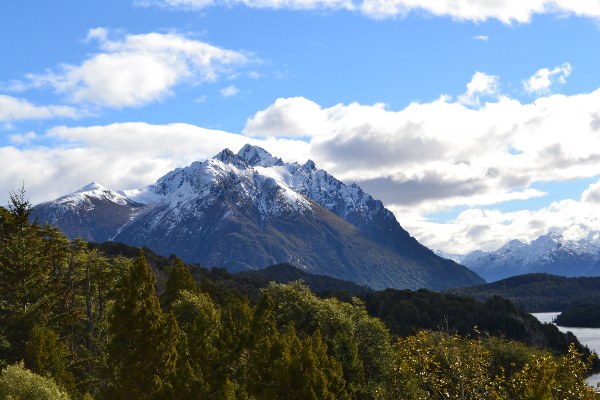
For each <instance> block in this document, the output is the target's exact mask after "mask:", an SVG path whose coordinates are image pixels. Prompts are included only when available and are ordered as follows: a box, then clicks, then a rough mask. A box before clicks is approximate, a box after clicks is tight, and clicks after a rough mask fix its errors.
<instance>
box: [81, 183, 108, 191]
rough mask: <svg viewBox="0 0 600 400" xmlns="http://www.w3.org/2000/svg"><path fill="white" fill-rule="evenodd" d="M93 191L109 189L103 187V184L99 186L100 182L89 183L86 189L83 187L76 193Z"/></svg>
mask: <svg viewBox="0 0 600 400" xmlns="http://www.w3.org/2000/svg"><path fill="white" fill-rule="evenodd" d="M93 190H107V189H106V188H105V187H104V186H102V185H101V184H99V183H98V182H91V183H88V184H87V185H85V186H84V187H82V188H81V189H79V190H78V191H77V192H76V193H83V192H91V191H93Z"/></svg>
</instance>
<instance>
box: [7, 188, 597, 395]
mask: <svg viewBox="0 0 600 400" xmlns="http://www.w3.org/2000/svg"><path fill="white" fill-rule="evenodd" d="M29 210H30V205H29V203H28V202H27V201H26V199H25V197H24V194H23V193H22V192H21V193H17V194H13V196H12V197H11V206H10V207H9V208H8V209H4V208H0V244H1V246H0V369H1V372H0V399H1V400H5V399H17V398H18V399H22V400H27V399H69V398H71V399H86V400H90V399H131V398H136V399H298V400H300V399H302V400H306V399H332V400H333V399H419V398H420V399H442V398H453V399H454V398H456V399H458V398H469V399H479V398H486V399H488V398H496V399H513V398H522V399H527V398H530V399H538V398H540V399H541V398H544V399H593V398H595V394H594V391H593V390H592V389H591V388H589V387H588V386H586V385H585V382H584V379H583V378H584V375H585V373H586V371H587V370H588V369H589V362H588V361H587V360H586V359H582V357H581V355H580V354H579V353H578V352H577V350H576V349H575V347H574V346H573V345H571V346H568V347H567V348H566V349H564V350H565V351H563V352H562V354H556V353H555V352H553V351H550V350H547V349H543V348H534V347H529V346H527V345H525V344H523V343H520V342H516V341H511V340H508V339H506V338H500V337H497V336H490V335H488V334H487V333H485V332H483V331H479V330H477V329H473V328H474V327H470V331H469V332H468V335H464V333H465V332H459V331H453V330H451V329H448V327H446V329H444V327H443V326H442V327H441V329H437V330H431V329H430V330H423V329H421V328H423V327H429V326H428V325H427V324H426V323H420V324H419V323H416V324H414V327H413V329H412V330H410V329H404V328H394V326H396V325H397V326H402V325H401V322H398V321H399V320H401V316H402V315H413V316H416V315H418V316H419V318H420V319H421V320H423V319H424V315H425V314H426V313H429V312H430V311H431V308H432V307H431V305H427V304H424V305H423V306H424V308H420V307H419V305H420V304H421V303H427V302H428V301H430V299H435V298H437V297H435V296H437V294H436V295H433V294H428V293H426V292H422V293H421V294H419V293H417V294H415V295H413V296H415V297H414V298H413V299H412V300H411V301H412V303H411V302H407V301H408V300H407V299H408V298H409V297H410V296H408V295H407V294H406V293H402V292H398V293H385V292H383V294H381V295H376V294H373V295H371V294H368V293H367V294H366V295H365V296H364V298H365V299H364V300H363V299H359V298H357V297H354V298H352V297H351V296H345V297H344V296H339V297H340V298H338V297H336V296H331V295H330V296H329V297H326V296H325V297H323V296H321V297H320V296H317V295H316V294H315V293H314V292H312V291H311V290H310V289H309V288H308V287H307V286H305V285H304V284H302V283H301V282H292V283H275V282H271V283H269V284H267V285H266V287H264V285H263V287H262V288H260V289H258V288H256V286H253V285H252V283H251V282H249V281H246V283H245V286H244V285H241V286H240V285H236V283H235V282H236V279H237V278H236V279H229V278H228V277H227V276H226V274H225V273H223V272H222V271H221V272H219V271H218V270H216V271H213V272H210V271H206V270H202V269H199V268H196V267H193V268H192V271H190V268H189V266H187V265H185V264H184V263H182V262H181V261H180V260H179V259H177V258H176V257H173V258H171V259H170V260H169V262H168V265H165V263H164V261H162V260H152V259H151V257H147V254H150V253H148V252H143V251H141V252H138V253H137V254H136V255H135V256H133V257H131V254H130V255H125V256H124V255H119V256H113V255H107V254H105V253H104V252H103V251H101V250H100V248H99V247H98V246H89V245H88V244H86V243H85V242H83V241H81V240H74V241H69V240H67V238H66V237H65V235H63V234H62V233H61V232H59V231H58V230H57V229H55V228H53V227H51V226H49V225H43V226H40V225H38V224H36V223H30V222H29V220H28V217H29V215H28V213H29ZM117 247H118V246H117ZM113 250H114V249H113ZM121 250H123V249H121ZM125 250H126V249H125ZM149 263H150V264H152V263H155V264H154V266H155V267H156V268H157V269H158V270H159V271H160V273H159V276H161V278H162V281H161V284H160V285H159V286H158V290H157V284H156V277H155V274H153V273H152V270H151V269H150V267H149ZM192 272H193V273H192ZM219 273H220V274H222V275H223V276H224V279H222V280H215V279H212V278H214V277H215V274H217V275H218V274H219ZM211 276H212V278H211ZM244 288H254V289H256V290H254V289H253V290H250V292H252V293H253V295H252V296H250V297H248V296H247V295H246V293H244V290H245V289H244ZM369 296H373V297H369ZM378 296H380V297H378ZM395 296H396V297H398V298H395ZM403 296H404V300H402V297H403ZM431 296H433V297H431ZM347 297H350V298H347ZM437 299H438V300H436V301H440V302H441V301H442V300H440V299H442V298H437ZM453 301H454V302H456V304H457V307H458V304H459V303H460V302H461V301H466V300H458V299H451V301H450V302H453ZM392 304H398V307H399V309H398V310H394V309H393V307H391V308H390V305H392ZM473 304H475V303H473ZM499 304H500V305H499V307H510V306H509V303H506V304H504V303H503V302H499ZM375 305H379V308H378V310H379V311H381V312H383V311H382V310H385V309H388V308H389V309H390V312H386V316H383V315H382V318H384V319H385V321H386V322H385V323H384V322H383V321H382V319H380V318H377V317H374V316H373V315H374V314H377V313H376V312H373V311H372V310H371V311H369V310H370V309H371V308H372V307H374V306H375ZM406 307H409V308H410V307H415V308H416V311H415V310H405V311H402V310H404V308H406ZM471 307H475V309H476V307H477V306H473V305H471ZM486 307H489V305H486ZM433 317H435V316H433ZM394 321H395V322H394ZM394 324H396V325H394ZM386 325H387V326H386ZM390 326H391V327H392V330H390V328H389V327H390ZM466 329H467V328H465V330H466ZM485 329H488V328H485ZM489 330H490V333H496V332H493V329H489ZM515 339H518V338H515Z"/></svg>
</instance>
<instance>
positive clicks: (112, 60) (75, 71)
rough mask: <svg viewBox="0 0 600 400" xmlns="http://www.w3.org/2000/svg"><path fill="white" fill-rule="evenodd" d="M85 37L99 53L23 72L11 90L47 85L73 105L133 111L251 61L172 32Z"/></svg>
mask: <svg viewBox="0 0 600 400" xmlns="http://www.w3.org/2000/svg"><path fill="white" fill-rule="evenodd" d="M111 36H117V37H116V38H115V39H111V38H110V37H111ZM87 39H88V41H92V42H96V43H98V46H99V49H100V52H98V53H96V54H94V55H92V56H91V57H89V58H88V59H86V60H84V61H83V62H82V63H81V64H79V65H71V64H63V65H61V66H60V67H59V68H58V69H57V70H56V71H51V72H46V73H43V74H29V75H27V77H26V79H25V80H24V81H21V82H14V83H13V84H12V88H13V89H14V90H25V89H30V88H40V87H51V88H53V89H54V90H55V91H56V92H58V93H61V94H64V95H66V96H67V98H68V100H69V101H71V102H73V103H78V104H79V103H86V104H92V105H96V106H101V107H111V108H123V107H136V106H141V105H143V104H146V103H149V102H153V101H157V100H160V99H162V98H163V97H165V96H167V95H169V94H171V93H172V91H173V89H174V88H175V87H176V86H177V85H178V84H180V83H182V82H189V83H191V84H199V83H204V82H212V81H216V80H217V79H218V78H219V77H220V76H221V75H223V74H227V73H230V72H231V71H232V69H233V68H236V67H239V66H241V65H244V64H247V63H249V62H251V58H250V57H249V56H248V55H246V54H244V53H240V52H237V51H233V50H227V49H222V48H219V47H216V46H213V45H210V44H207V43H204V42H201V41H197V40H192V39H189V38H187V37H185V36H183V35H179V34H174V33H169V34H161V33H147V34H138V35H134V34H129V35H116V34H115V35H113V33H112V32H110V31H108V30H107V29H105V28H96V29H91V30H90V31H89V33H88V36H87Z"/></svg>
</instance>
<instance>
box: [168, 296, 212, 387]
mask: <svg viewBox="0 0 600 400" xmlns="http://www.w3.org/2000/svg"><path fill="white" fill-rule="evenodd" d="M172 309H173V312H174V314H175V316H176V317H177V321H178V324H179V326H180V329H181V338H180V341H179V347H178V349H179V350H178V352H179V357H180V358H179V361H178V368H177V369H178V371H177V391H178V394H179V397H180V398H185V399H204V398H208V397H209V396H210V395H211V394H212V393H214V392H216V391H218V376H216V373H217V371H218V361H219V352H218V348H217V345H218V341H219V336H220V334H221V315H220V312H219V310H218V309H217V308H216V307H215V305H214V303H213V301H212V300H211V298H210V297H209V296H208V295H207V294H205V293H192V292H188V291H187V290H183V291H181V292H179V298H178V299H177V300H176V301H175V302H174V303H173V304H172Z"/></svg>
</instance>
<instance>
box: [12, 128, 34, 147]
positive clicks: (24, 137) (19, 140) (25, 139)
mask: <svg viewBox="0 0 600 400" xmlns="http://www.w3.org/2000/svg"><path fill="white" fill-rule="evenodd" d="M36 138H37V134H36V133H35V132H33V131H29V132H26V133H16V134H13V135H10V136H9V137H8V140H10V141H11V143H14V144H29V143H31V142H32V141H33V140H35V139H36Z"/></svg>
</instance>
